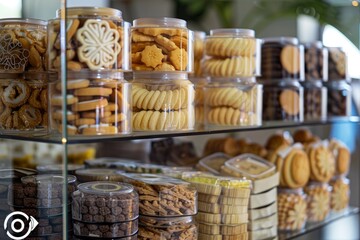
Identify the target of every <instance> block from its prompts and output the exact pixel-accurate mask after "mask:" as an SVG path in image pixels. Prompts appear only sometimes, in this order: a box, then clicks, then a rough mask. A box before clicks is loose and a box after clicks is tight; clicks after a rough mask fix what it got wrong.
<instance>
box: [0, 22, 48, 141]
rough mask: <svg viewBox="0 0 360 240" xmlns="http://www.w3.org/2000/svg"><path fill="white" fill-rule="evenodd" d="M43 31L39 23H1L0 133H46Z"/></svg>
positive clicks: (46, 89)
mask: <svg viewBox="0 0 360 240" xmlns="http://www.w3.org/2000/svg"><path fill="white" fill-rule="evenodd" d="M46 28H47V22H46V21H42V20H36V19H16V18H12V19H1V20H0V41H1V56H0V83H1V87H0V91H1V99H0V105H1V109H3V110H2V112H1V115H0V133H2V134H10V135H18V134H21V135H24V134H27V135H30V136H32V135H34V134H36V135H39V134H46V133H47V130H48V85H47V81H48V78H47V75H46V72H45V70H46V61H45V59H46V52H47V46H46V43H47V35H46Z"/></svg>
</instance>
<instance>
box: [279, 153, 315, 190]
mask: <svg viewBox="0 0 360 240" xmlns="http://www.w3.org/2000/svg"><path fill="white" fill-rule="evenodd" d="M282 174H283V175H284V180H285V182H284V184H285V185H286V187H289V188H299V187H303V186H305V185H306V183H307V182H308V180H309V177H310V166H309V159H308V157H307V155H306V153H305V152H304V151H303V150H300V149H292V150H291V152H290V153H289V154H288V155H287V156H286V157H285V159H284V166H283V169H282Z"/></svg>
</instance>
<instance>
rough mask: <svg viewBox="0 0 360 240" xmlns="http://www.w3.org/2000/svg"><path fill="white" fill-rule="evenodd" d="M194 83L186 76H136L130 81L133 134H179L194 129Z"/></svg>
mask: <svg viewBox="0 0 360 240" xmlns="http://www.w3.org/2000/svg"><path fill="white" fill-rule="evenodd" d="M194 95H195V91H194V84H193V83H191V82H190V81H189V80H187V77H186V74H171V73H169V74H164V75H163V74H159V75H158V77H157V78H154V77H151V76H148V75H146V74H145V75H142V76H141V77H140V76H139V75H138V76H137V78H135V79H134V80H133V81H132V107H133V116H132V128H133V130H134V131H179V130H191V129H193V128H194V126H195V112H194Z"/></svg>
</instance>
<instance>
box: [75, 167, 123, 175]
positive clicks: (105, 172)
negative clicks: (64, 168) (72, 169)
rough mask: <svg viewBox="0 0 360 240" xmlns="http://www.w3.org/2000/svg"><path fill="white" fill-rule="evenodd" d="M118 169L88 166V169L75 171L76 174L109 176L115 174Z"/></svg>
mask: <svg viewBox="0 0 360 240" xmlns="http://www.w3.org/2000/svg"><path fill="white" fill-rule="evenodd" d="M118 173H119V170H116V169H106V168H90V169H80V170H77V171H76V175H78V176H92V177H93V176H103V177H106V176H111V175H117V174H118Z"/></svg>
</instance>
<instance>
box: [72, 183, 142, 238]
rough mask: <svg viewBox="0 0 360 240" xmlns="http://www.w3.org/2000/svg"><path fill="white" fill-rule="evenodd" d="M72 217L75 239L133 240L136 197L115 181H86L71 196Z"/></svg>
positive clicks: (135, 231)
mask: <svg viewBox="0 0 360 240" xmlns="http://www.w3.org/2000/svg"><path fill="white" fill-rule="evenodd" d="M72 199H73V202H72V219H73V224H74V235H75V236H76V238H77V239H89V238H91V239H126V240H128V239H129V240H130V239H131V240H132V239H136V237H137V236H136V233H137V231H138V217H139V196H138V194H137V192H136V191H135V190H134V188H133V187H132V186H131V185H129V184H125V183H118V182H107V181H98V182H87V183H82V184H79V185H78V190H77V191H76V192H74V193H73V195H72Z"/></svg>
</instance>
